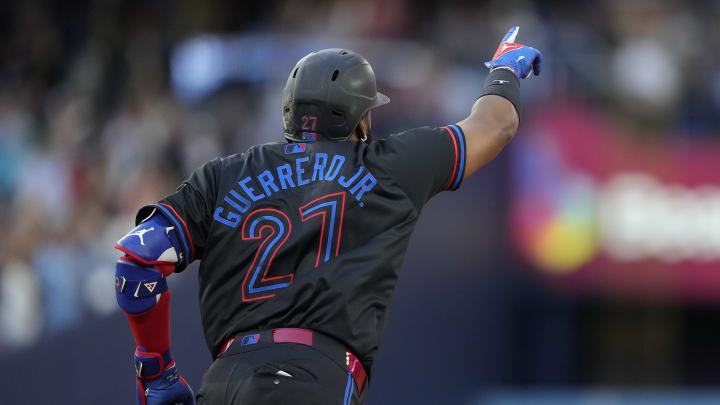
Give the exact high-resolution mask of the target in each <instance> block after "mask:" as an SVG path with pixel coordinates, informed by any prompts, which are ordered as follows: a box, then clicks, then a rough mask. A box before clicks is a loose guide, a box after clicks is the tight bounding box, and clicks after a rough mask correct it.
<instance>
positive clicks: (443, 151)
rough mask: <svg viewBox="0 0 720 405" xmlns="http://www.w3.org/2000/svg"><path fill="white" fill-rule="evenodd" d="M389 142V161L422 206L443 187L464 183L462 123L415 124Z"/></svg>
mask: <svg viewBox="0 0 720 405" xmlns="http://www.w3.org/2000/svg"><path fill="white" fill-rule="evenodd" d="M385 142H386V152H387V153H386V156H387V160H386V164H387V165H388V166H389V167H390V168H391V173H392V174H393V176H394V177H395V179H396V180H397V182H398V183H399V184H400V187H401V188H402V189H403V190H404V191H405V193H407V195H408V196H409V197H410V199H411V200H412V201H413V203H414V204H415V206H416V207H417V208H418V209H419V208H421V207H422V206H423V205H424V204H425V203H426V202H427V201H428V200H429V199H430V198H432V197H433V196H434V195H435V194H437V193H439V192H440V191H445V190H450V191H454V190H457V189H458V188H459V187H460V183H462V179H463V176H464V174H465V161H466V159H465V149H466V148H465V135H464V134H463V131H462V128H460V126H458V125H448V126H445V127H438V128H432V127H421V128H415V129H411V130H408V131H405V132H401V133H399V134H395V135H391V136H390V137H388V138H387V139H386V140H385Z"/></svg>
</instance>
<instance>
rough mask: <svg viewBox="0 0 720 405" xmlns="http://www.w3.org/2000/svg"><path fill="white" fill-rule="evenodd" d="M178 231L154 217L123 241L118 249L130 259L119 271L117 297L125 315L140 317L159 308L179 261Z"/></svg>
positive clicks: (119, 265) (125, 259) (119, 264)
mask: <svg viewBox="0 0 720 405" xmlns="http://www.w3.org/2000/svg"><path fill="white" fill-rule="evenodd" d="M179 246H180V244H179V240H178V237H177V234H176V233H175V228H174V227H173V226H172V225H171V224H170V222H169V221H168V220H167V218H165V217H164V216H163V215H160V214H158V215H154V216H152V217H151V218H149V219H148V220H147V221H145V222H143V223H141V224H140V225H138V226H137V227H135V229H133V230H132V231H130V232H129V233H128V234H127V235H125V236H124V237H123V238H122V239H120V240H119V241H118V242H117V244H116V245H115V248H116V249H118V250H120V251H122V252H124V253H125V254H126V255H127V256H126V257H122V258H120V260H118V262H117V264H116V267H115V296H116V298H117V302H118V305H119V306H120V308H122V309H123V310H124V311H125V312H128V313H131V314H137V313H141V312H144V311H147V310H148V309H150V308H152V307H154V306H155V304H157V303H158V301H159V300H160V294H162V293H163V292H165V291H167V289H168V286H167V280H166V279H165V276H166V275H169V274H170V273H172V271H173V269H174V266H175V265H177V263H178V261H179V256H178V253H177V252H178V251H180V250H179V249H178V247H179Z"/></svg>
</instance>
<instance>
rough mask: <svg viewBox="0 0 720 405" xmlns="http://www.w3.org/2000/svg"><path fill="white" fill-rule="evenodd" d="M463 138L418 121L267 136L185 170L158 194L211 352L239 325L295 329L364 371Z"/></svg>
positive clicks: (455, 181) (450, 184) (458, 169)
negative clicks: (368, 136)
mask: <svg viewBox="0 0 720 405" xmlns="http://www.w3.org/2000/svg"><path fill="white" fill-rule="evenodd" d="M463 145H464V140H463V136H462V134H461V131H460V130H459V128H457V127H454V128H452V129H451V128H419V129H415V130H412V131H407V132H405V133H402V134H399V135H396V136H392V137H389V138H388V139H385V140H379V141H375V142H372V143H370V144H365V143H363V142H353V141H347V142H314V143H270V144H265V145H260V146H256V147H254V148H251V149H250V150H248V151H247V152H245V153H243V154H238V155H233V156H229V157H226V158H221V159H215V160H213V161H211V162H209V163H207V164H206V165H205V166H203V167H202V168H200V169H199V170H198V171H196V172H195V173H194V174H193V176H191V178H190V179H188V181H186V182H185V183H184V185H183V186H181V188H180V189H179V190H178V192H176V193H175V194H173V195H171V196H169V197H167V198H166V199H165V200H164V201H163V202H164V203H166V204H168V206H170V207H173V211H174V214H175V215H176V216H178V217H180V218H184V221H186V222H187V223H188V224H190V225H189V226H188V229H186V232H187V233H188V235H190V237H189V238H188V243H187V244H188V245H189V246H188V252H187V256H188V257H190V258H191V260H190V261H192V260H194V259H200V260H201V265H200V274H199V280H200V307H201V314H202V321H203V326H204V329H205V335H206V339H207V342H208V345H209V347H210V350H211V352H212V353H214V354H216V353H217V352H218V351H219V350H220V347H221V346H222V344H223V343H224V342H225V341H226V340H227V339H228V338H229V337H231V336H233V335H234V334H236V333H238V332H241V331H249V330H260V329H269V328H278V327H284V328H287V327H296V328H307V329H311V330H315V331H318V332H322V333H324V334H326V335H328V336H331V337H333V338H335V339H337V340H339V341H341V342H343V343H344V344H345V345H347V346H348V347H349V348H350V349H352V350H353V351H355V353H357V354H358V355H359V357H360V358H361V360H362V361H363V363H364V364H365V367H366V368H367V369H368V370H371V367H372V364H373V362H374V360H375V357H376V353H377V349H378V347H379V345H380V341H381V339H382V332H383V329H384V327H385V323H386V320H387V309H388V305H389V302H390V298H391V295H392V293H393V291H394V288H395V282H396V279H397V271H398V269H399V267H400V264H401V262H402V259H403V256H404V254H405V250H406V248H407V244H408V241H409V237H410V234H411V232H412V229H413V227H414V225H415V222H416V220H417V218H418V215H419V212H420V209H421V208H422V205H423V204H424V203H425V202H426V201H427V199H429V198H430V197H431V196H432V195H434V194H435V193H436V192H437V191H440V190H442V189H455V188H457V186H459V183H460V180H461V179H462V170H463V168H462V164H463V162H462V158H463V157H464V154H461V152H464V151H462V150H461V148H462V147H463ZM163 202H161V204H162V203H163ZM190 239H192V240H190Z"/></svg>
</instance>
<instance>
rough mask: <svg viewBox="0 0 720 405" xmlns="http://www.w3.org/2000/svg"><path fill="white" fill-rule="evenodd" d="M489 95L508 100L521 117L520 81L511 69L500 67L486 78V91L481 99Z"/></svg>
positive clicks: (494, 69)
mask: <svg viewBox="0 0 720 405" xmlns="http://www.w3.org/2000/svg"><path fill="white" fill-rule="evenodd" d="M489 94H494V95H496V96H500V97H504V98H506V99H507V100H508V101H510V102H511V103H512V104H513V106H515V111H517V113H518V117H519V116H520V80H519V79H518V78H517V76H515V73H514V72H513V71H512V70H511V69H510V68H508V67H505V66H500V67H496V68H493V69H492V70H491V71H490V73H488V75H487V77H486V78H485V89H484V90H483V92H482V94H481V95H480V97H482V96H487V95H489ZM478 98H479V97H478Z"/></svg>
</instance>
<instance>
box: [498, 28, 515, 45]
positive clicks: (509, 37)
mask: <svg viewBox="0 0 720 405" xmlns="http://www.w3.org/2000/svg"><path fill="white" fill-rule="evenodd" d="M518 31H520V27H518V26H515V27H512V28H510V31H508V33H507V34H505V37H503V39H502V41H500V44H502V43H504V42H515V38H516V37H517V34H518Z"/></svg>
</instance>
